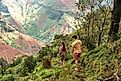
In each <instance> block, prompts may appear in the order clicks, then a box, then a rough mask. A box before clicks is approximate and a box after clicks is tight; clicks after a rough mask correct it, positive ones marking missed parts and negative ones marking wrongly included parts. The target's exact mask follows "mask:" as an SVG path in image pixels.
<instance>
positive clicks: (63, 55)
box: [60, 53, 65, 61]
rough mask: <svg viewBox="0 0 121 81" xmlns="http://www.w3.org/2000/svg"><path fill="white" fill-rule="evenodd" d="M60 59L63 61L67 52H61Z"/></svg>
mask: <svg viewBox="0 0 121 81" xmlns="http://www.w3.org/2000/svg"><path fill="white" fill-rule="evenodd" d="M60 59H61V61H63V60H65V54H62V53H61V54H60Z"/></svg>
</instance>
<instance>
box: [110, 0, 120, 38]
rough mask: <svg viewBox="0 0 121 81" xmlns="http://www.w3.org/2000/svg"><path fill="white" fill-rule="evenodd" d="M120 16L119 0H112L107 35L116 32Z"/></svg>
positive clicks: (112, 34)
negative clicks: (110, 18)
mask: <svg viewBox="0 0 121 81" xmlns="http://www.w3.org/2000/svg"><path fill="white" fill-rule="evenodd" d="M120 16H121V0H114V7H113V12H112V22H111V28H110V31H109V36H111V37H112V36H114V35H117V34H118V30H119V23H120Z"/></svg>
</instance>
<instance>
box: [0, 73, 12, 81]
mask: <svg viewBox="0 0 121 81" xmlns="http://www.w3.org/2000/svg"><path fill="white" fill-rule="evenodd" d="M2 81H14V76H13V75H12V74H8V75H4V76H3V77H2Z"/></svg>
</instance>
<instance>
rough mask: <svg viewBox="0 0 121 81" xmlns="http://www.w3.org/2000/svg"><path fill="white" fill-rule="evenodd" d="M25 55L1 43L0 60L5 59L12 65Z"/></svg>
mask: <svg viewBox="0 0 121 81" xmlns="http://www.w3.org/2000/svg"><path fill="white" fill-rule="evenodd" d="M24 54H25V53H23V52H22V51H19V50H17V49H15V48H12V47H11V46H9V45H6V44H5V43H3V42H1V41H0V58H3V59H4V60H6V61H7V62H8V63H12V61H13V59H14V58H15V57H16V56H23V55H24Z"/></svg>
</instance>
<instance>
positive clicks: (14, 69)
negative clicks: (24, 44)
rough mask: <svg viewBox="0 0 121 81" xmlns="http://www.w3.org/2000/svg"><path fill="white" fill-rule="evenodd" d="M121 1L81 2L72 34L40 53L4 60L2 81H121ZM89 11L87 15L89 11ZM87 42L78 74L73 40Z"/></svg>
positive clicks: (60, 37) (0, 71)
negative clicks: (61, 47) (63, 49)
mask: <svg viewBox="0 0 121 81" xmlns="http://www.w3.org/2000/svg"><path fill="white" fill-rule="evenodd" d="M120 4H121V1H120V0H113V1H112V0H105V1H104V0H79V2H78V3H75V5H76V6H77V8H78V10H77V12H76V14H74V18H71V17H70V16H67V17H66V21H67V22H68V23H70V24H71V25H73V26H74V27H75V30H74V31H73V32H72V33H71V34H66V35H63V33H62V34H59V35H55V36H54V39H53V41H51V43H49V44H47V45H46V46H45V47H43V48H42V49H41V50H40V51H38V53H36V54H34V55H31V56H27V55H24V56H22V57H17V58H14V59H13V63H10V64H8V63H7V62H6V61H5V60H4V59H0V81H120V80H121V55H120V54H121V29H120V25H121V24H120V16H121V9H120V8H121V5H120ZM88 8H89V10H90V11H89V10H88V11H87V10H86V9H88ZM73 35H77V36H78V38H79V39H80V40H81V41H82V42H83V47H84V50H83V52H82V54H81V56H80V59H79V64H78V68H79V71H75V70H74V68H75V65H74V59H73V52H72V51H73V50H72V46H71V43H72V41H73V40H72V36H73ZM62 41H64V43H65V45H66V48H67V51H66V59H65V65H64V66H60V57H59V54H58V48H59V45H60V43H61V42H62Z"/></svg>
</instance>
